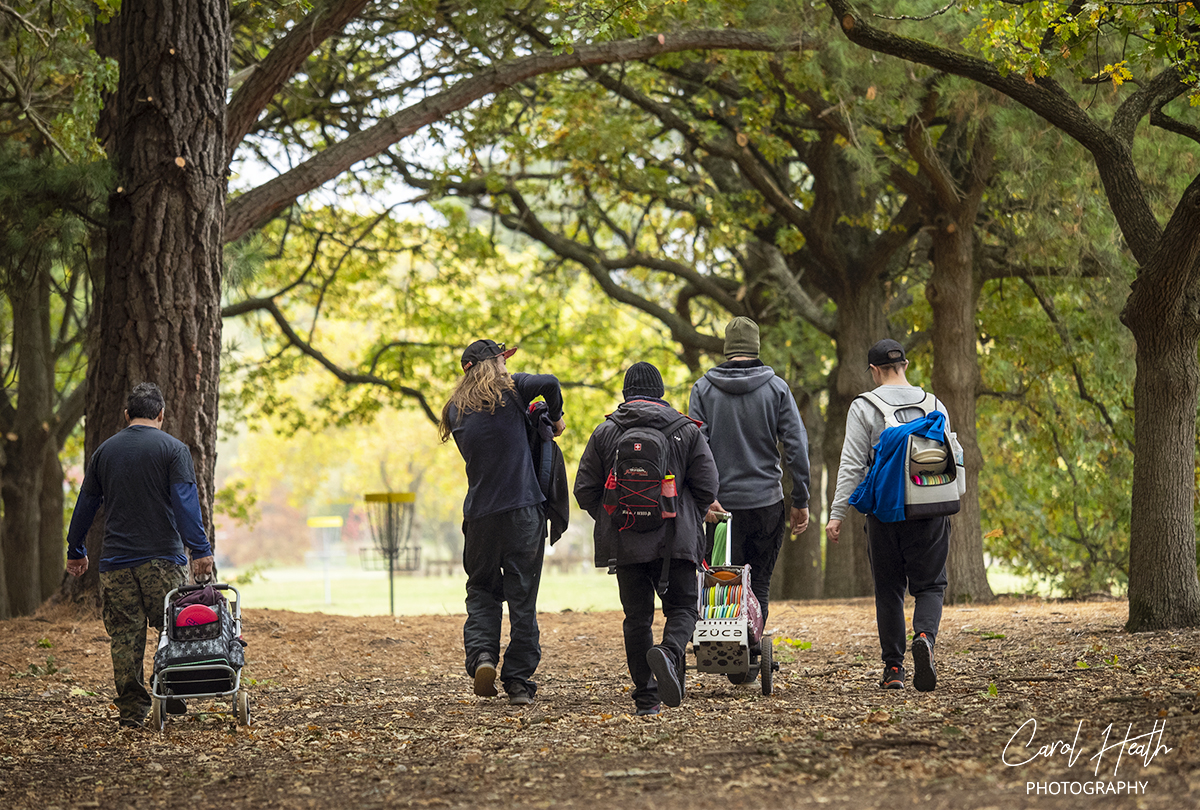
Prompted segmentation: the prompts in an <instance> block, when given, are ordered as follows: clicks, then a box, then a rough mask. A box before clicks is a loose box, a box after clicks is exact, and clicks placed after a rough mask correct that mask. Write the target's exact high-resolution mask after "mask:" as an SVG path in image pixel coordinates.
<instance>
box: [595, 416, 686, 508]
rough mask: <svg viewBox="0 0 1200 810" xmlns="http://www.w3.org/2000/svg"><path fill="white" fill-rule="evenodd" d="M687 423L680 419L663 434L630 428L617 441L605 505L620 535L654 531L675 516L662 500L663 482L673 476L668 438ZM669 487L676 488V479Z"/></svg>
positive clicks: (650, 430) (652, 430)
mask: <svg viewBox="0 0 1200 810" xmlns="http://www.w3.org/2000/svg"><path fill="white" fill-rule="evenodd" d="M688 421H690V420H689V419H688V418H687V417H686V416H681V417H679V419H677V420H675V421H674V422H672V423H671V424H669V425H667V427H666V428H664V429H663V430H659V429H657V428H652V427H640V426H638V427H631V428H628V429H626V430H625V431H624V432H623V433H622V434H621V436H620V438H619V439H618V440H617V452H616V454H615V457H614V458H613V465H612V468H611V469H610V470H609V473H608V480H607V481H605V483H604V500H603V502H602V503H603V506H604V509H605V511H607V512H608V513H609V514H610V515H612V517H613V520H614V521H615V522H616V524H617V528H618V529H619V530H620V531H631V532H648V531H653V530H654V529H657V528H658V527H659V526H662V525H663V521H664V520H665V519H666V518H668V517H674V516H675V513H674V509H670V510H668V509H666V508H665V507H664V500H663V480H664V479H666V478H667V477H668V476H669V475H670V474H671V472H670V470H669V469H668V463H669V462H668V459H669V453H670V439H669V438H668V437H669V435H670V434H671V433H673V432H674V431H675V430H676V429H678V428H679V426H680V425H683V424H684V423H686V422H688ZM670 484H671V486H674V479H673V478H672V479H671V482H670ZM669 494H670V495H672V496H673V495H674V493H673V492H672V493H669Z"/></svg>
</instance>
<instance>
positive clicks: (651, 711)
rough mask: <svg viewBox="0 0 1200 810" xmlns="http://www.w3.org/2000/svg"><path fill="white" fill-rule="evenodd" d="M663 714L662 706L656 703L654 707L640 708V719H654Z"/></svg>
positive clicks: (638, 711)
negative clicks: (655, 716)
mask: <svg viewBox="0 0 1200 810" xmlns="http://www.w3.org/2000/svg"><path fill="white" fill-rule="evenodd" d="M661 713H662V704H661V703H655V704H654V705H653V706H638V709H637V716H638V717H653V716H654V715H656V714H661Z"/></svg>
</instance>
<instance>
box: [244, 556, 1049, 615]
mask: <svg viewBox="0 0 1200 810" xmlns="http://www.w3.org/2000/svg"><path fill="white" fill-rule="evenodd" d="M237 575H238V571H237V570H236V569H231V568H229V569H222V571H221V578H222V581H224V582H228V581H229V580H231V579H233V578H235V577H236V576H237ZM988 580H989V582H990V583H991V586H992V590H993V591H995V592H996V593H1031V592H1032V593H1038V592H1041V591H1044V590H1048V589H1045V588H1044V586H1043V587H1038V584H1037V583H1036V582H1033V581H1032V580H1029V579H1026V578H1022V577H1017V576H1015V575H1013V574H1011V573H1008V572H1006V571H1003V570H1000V569H998V568H996V567H993V568H992V569H990V570H989V571H988ZM395 585H396V614H397V615H402V616H405V615H406V616H418V615H439V614H440V615H454V614H458V615H465V614H466V608H465V606H464V604H463V600H464V599H465V598H466V587H465V585H466V574H462V573H460V574H456V575H454V576H435V577H425V576H410V575H402V574H397V575H396V578H395ZM237 587H238V590H239V591H241V593H242V596H243V597H244V598H245V600H246V603H245V606H246V607H248V608H274V609H277V610H296V611H301V612H306V613H312V612H320V613H335V614H340V615H344V616H386V615H387V614H388V578H387V572H386V571H361V570H358V569H355V568H351V567H338V568H334V569H332V570H331V572H330V580H329V599H330V601H326V595H325V575H324V572H323V571H322V570H321V569H320V568H273V569H268V570H266V571H265V572H263V573H262V574H259V575H256V576H255V577H254V581H253V582H252V583H251V584H249V585H239V586H237ZM1041 595H1050V594H1048V593H1042V594H1041ZM620 609H621V601H620V599H619V598H618V595H617V581H616V578H615V577H611V576H608V575H606V574H605V573H604V572H603V571H596V572H595V573H583V574H562V573H557V572H551V571H547V572H546V573H545V574H544V575H543V576H542V587H541V592H540V593H539V594H538V610H539V611H541V612H543V613H557V612H559V611H562V610H574V611H580V612H583V611H596V610H620Z"/></svg>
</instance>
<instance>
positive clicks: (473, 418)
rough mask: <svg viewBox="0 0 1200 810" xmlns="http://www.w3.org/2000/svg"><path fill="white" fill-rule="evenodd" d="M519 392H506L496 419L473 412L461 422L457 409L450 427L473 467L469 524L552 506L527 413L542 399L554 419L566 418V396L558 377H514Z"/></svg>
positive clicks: (469, 470) (469, 481) (466, 512)
mask: <svg viewBox="0 0 1200 810" xmlns="http://www.w3.org/2000/svg"><path fill="white" fill-rule="evenodd" d="M512 378H513V384H514V385H515V386H516V391H515V392H514V391H505V392H504V405H503V407H499V408H496V412H495V413H494V414H491V413H488V412H487V411H471V412H469V413H466V414H464V415H463V416H462V419H461V420H460V419H459V418H458V413H457V411H456V410H455V409H453V408H452V409H451V411H450V414H449V417H450V424H452V425H454V428H453V430H452V434H453V436H454V443H455V444H456V445H458V452H459V453H461V454H462V457H463V460H464V461H465V462H466V463H467V497H466V498H465V499H464V500H463V517H464V518H466V519H467V520H472V519H477V518H481V517H486V516H487V515H494V514H496V513H498V512H507V511H508V510H510V509H520V508H521V507H523V506H533V505H535V504H539V503H542V502H543V501H544V500H546V498H545V496H543V495H542V488H541V486H540V485H539V484H538V480H537V474H536V473H535V472H534V471H533V457H532V456H531V455H530V452H529V439H528V436H527V434H526V432H525V409H526V408H527V407H529V403H530V402H532V401H533V400H534V399H536V398H537V397H538V396H541V397H543V398H544V399H545V400H546V405H547V406H548V407H549V416H550V419H551V420H553V421H555V422H557V421H558V420H559V419H561V418H562V391H561V389H560V388H559V385H558V379H557V378H556V377H554V375H552V374H522V373H519V372H518V373H517V374H514V375H512Z"/></svg>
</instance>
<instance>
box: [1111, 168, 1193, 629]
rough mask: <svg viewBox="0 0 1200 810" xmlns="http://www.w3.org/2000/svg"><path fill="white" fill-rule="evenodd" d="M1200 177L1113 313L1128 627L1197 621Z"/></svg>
mask: <svg viewBox="0 0 1200 810" xmlns="http://www.w3.org/2000/svg"><path fill="white" fill-rule="evenodd" d="M1197 300H1200V177H1198V178H1197V179H1195V180H1193V181H1192V183H1191V186H1190V187H1189V188H1188V191H1187V192H1186V193H1185V194H1184V195H1183V199H1182V200H1181V201H1180V203H1179V206H1178V207H1177V208H1176V210H1175V214H1174V216H1173V217H1172V218H1171V222H1170V223H1168V225H1167V228H1166V231H1165V232H1164V234H1163V237H1162V239H1161V240H1160V244H1159V245H1158V249H1157V250H1156V251H1155V254H1154V257H1153V259H1152V260H1151V261H1150V262H1149V263H1147V265H1146V266H1144V267H1143V268H1142V269H1141V271H1140V272H1139V273H1138V277H1137V280H1136V281H1135V282H1134V284H1133V290H1132V292H1131V293H1130V294H1129V300H1128V301H1126V303H1125V311H1124V312H1123V313H1122V314H1121V320H1122V321H1124V323H1125V325H1126V326H1128V327H1129V330H1130V331H1131V332H1132V333H1133V337H1134V339H1135V340H1136V341H1137V378H1136V379H1135V380H1134V385H1133V408H1134V448H1135V453H1134V458H1133V497H1132V502H1131V512H1130V520H1129V523H1130V537H1129V622H1128V623H1127V624H1126V629H1128V630H1129V631H1130V632H1139V631H1145V630H1159V629H1164V628H1170V627H1195V626H1197V625H1200V581H1198V580H1197V577H1196V527H1195V498H1196V479H1195V470H1196V403H1197V392H1198V390H1200V363H1198V362H1197V357H1196V345H1197V341H1200V320H1198V316H1197V304H1196V302H1197Z"/></svg>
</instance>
